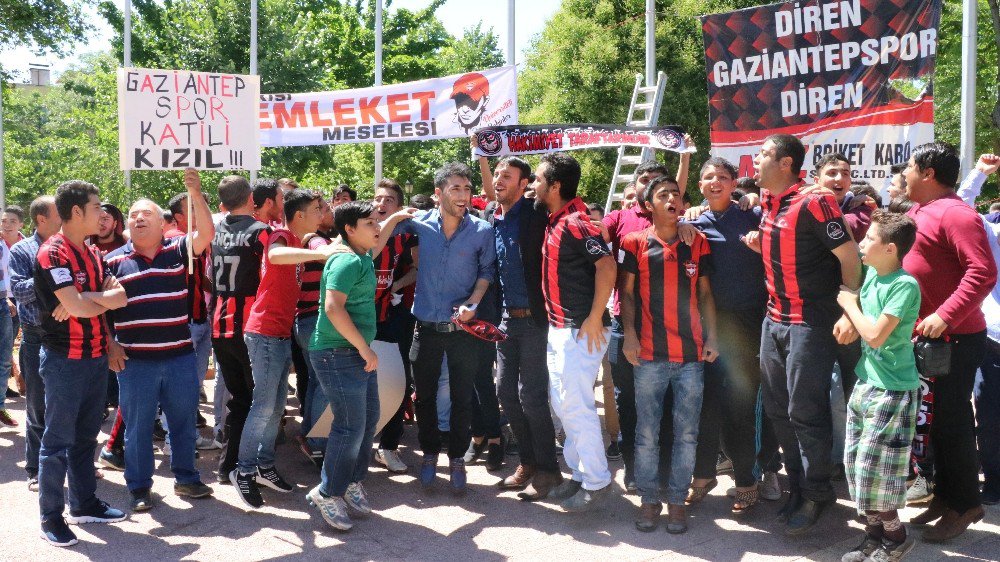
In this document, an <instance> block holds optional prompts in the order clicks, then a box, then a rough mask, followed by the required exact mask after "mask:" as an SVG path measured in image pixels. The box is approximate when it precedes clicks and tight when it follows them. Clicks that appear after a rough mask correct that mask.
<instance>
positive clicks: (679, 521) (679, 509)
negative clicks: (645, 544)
mask: <svg viewBox="0 0 1000 562" xmlns="http://www.w3.org/2000/svg"><path fill="white" fill-rule="evenodd" d="M687 530H688V524H687V508H686V507H684V505H683V504H673V503H671V504H667V532H668V533H670V534H671V535H679V534H681V533H686V532H687Z"/></svg>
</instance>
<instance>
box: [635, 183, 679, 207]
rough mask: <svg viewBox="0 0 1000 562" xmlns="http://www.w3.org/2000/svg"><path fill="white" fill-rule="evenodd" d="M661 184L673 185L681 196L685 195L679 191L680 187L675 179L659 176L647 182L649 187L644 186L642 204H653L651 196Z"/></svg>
mask: <svg viewBox="0 0 1000 562" xmlns="http://www.w3.org/2000/svg"><path fill="white" fill-rule="evenodd" d="M661 183H672V184H674V185H675V186H677V191H679V192H680V193H681V195H682V196H683V195H684V194H685V193H686V192H685V191H684V190H682V189H681V186H680V184H678V183H677V180H676V179H674V178H672V177H670V176H659V177H656V178H653V181H651V182H649V185H647V186H646V192H645V193H643V194H642V201H643V202H644V203H649V204H650V205H652V204H653V194H654V193H656V188H657V187H659V186H660V184H661Z"/></svg>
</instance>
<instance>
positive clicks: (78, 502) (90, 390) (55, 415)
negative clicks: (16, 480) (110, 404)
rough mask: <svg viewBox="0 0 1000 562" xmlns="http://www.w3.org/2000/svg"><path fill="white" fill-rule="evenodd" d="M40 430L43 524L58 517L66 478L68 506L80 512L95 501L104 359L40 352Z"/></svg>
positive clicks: (105, 381)
mask: <svg viewBox="0 0 1000 562" xmlns="http://www.w3.org/2000/svg"><path fill="white" fill-rule="evenodd" d="M39 370H40V372H41V374H42V380H44V381H45V432H44V433H43V434H42V447H41V451H40V452H39V458H38V465H39V470H38V492H39V493H38V505H39V509H40V511H41V517H42V521H48V520H50V519H53V518H56V517H62V516H63V509H64V508H65V505H66V501H65V500H66V497H65V496H64V495H63V485H64V484H65V483H66V480H67V478H66V477H67V475H68V476H69V488H68V497H69V507H70V510H71V511H85V510H87V509H90V508H92V507H93V506H94V505H95V503H96V502H97V497H96V495H95V492H96V490H97V478H96V477H95V474H94V451H95V450H96V449H97V434H98V433H100V431H101V422H102V421H103V419H104V416H103V412H104V400H105V399H106V398H107V391H108V358H107V356H105V357H100V358H98V359H69V358H68V357H67V356H66V354H65V353H62V352H59V351H55V350H52V349H46V348H44V347H43V348H42V353H41V360H40V362H39Z"/></svg>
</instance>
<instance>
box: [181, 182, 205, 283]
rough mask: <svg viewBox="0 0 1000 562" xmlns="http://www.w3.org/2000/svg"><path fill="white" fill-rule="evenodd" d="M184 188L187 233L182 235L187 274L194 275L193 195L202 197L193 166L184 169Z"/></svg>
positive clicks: (199, 183)
mask: <svg viewBox="0 0 1000 562" xmlns="http://www.w3.org/2000/svg"><path fill="white" fill-rule="evenodd" d="M184 188H185V189H186V190H187V197H186V198H185V199H187V211H186V212H187V215H185V217H184V218H185V219H187V233H186V234H185V235H184V236H185V239H186V240H187V247H188V252H187V271H188V275H194V254H195V251H194V221H195V216H194V198H195V195H197V196H198V197H202V195H201V176H199V175H198V170H195V169H194V168H188V169H186V170H184Z"/></svg>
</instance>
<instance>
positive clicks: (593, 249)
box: [586, 238, 607, 256]
mask: <svg viewBox="0 0 1000 562" xmlns="http://www.w3.org/2000/svg"><path fill="white" fill-rule="evenodd" d="M586 245H587V253H588V254H590V255H592V256H599V255H601V254H605V253H607V252H605V251H604V246H602V245H601V243H600V242H598V241H597V240H595V239H593V238H588V239H587V244H586Z"/></svg>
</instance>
